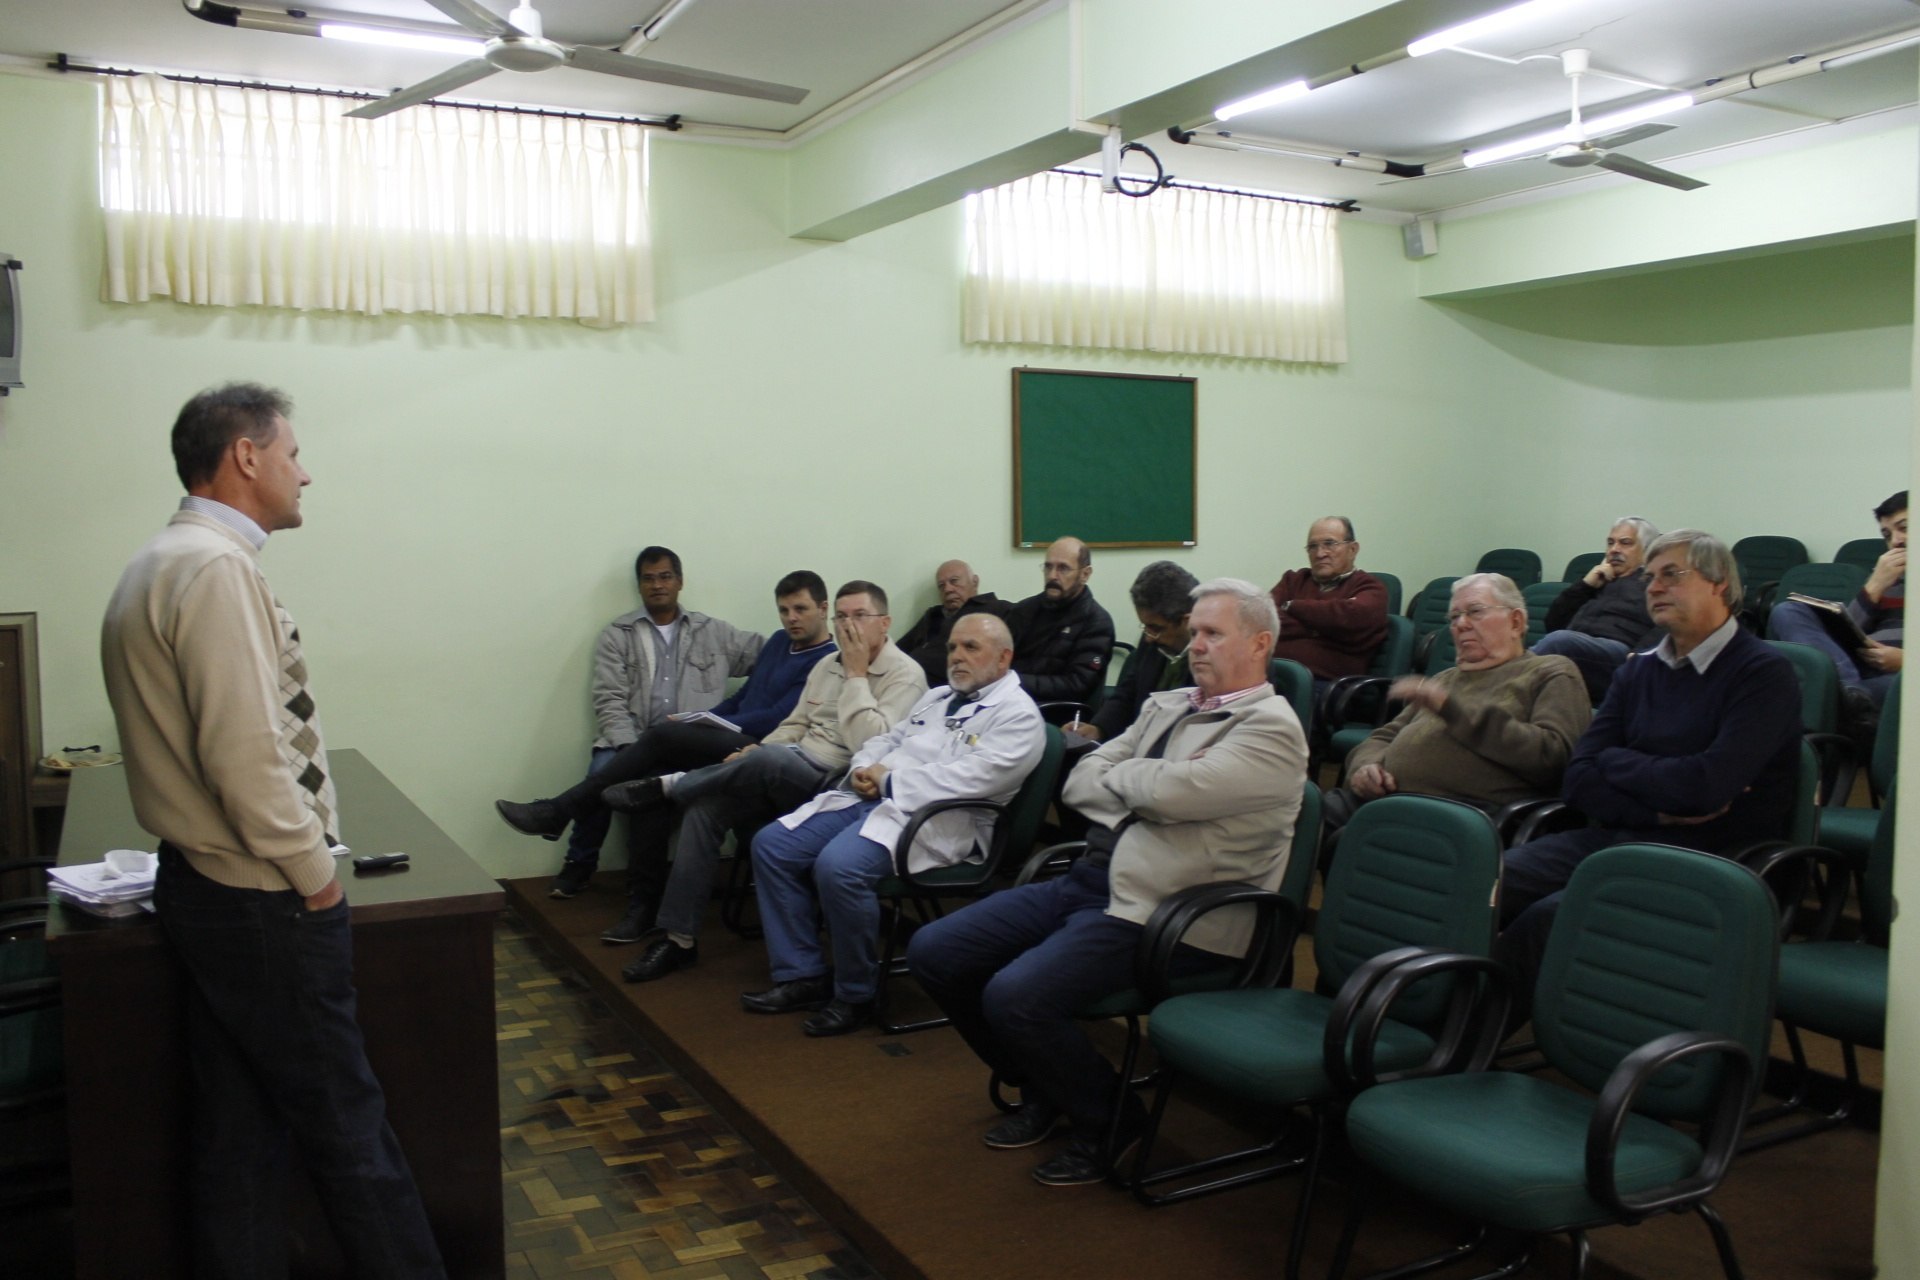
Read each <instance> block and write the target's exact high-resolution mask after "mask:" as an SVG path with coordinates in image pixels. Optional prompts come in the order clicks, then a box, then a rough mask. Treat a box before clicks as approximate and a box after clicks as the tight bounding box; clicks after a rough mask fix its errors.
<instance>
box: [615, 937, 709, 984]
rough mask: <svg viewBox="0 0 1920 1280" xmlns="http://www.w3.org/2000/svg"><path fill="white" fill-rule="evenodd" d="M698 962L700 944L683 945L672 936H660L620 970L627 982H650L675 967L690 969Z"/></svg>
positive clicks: (664, 975) (662, 976)
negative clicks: (638, 956) (636, 958)
mask: <svg viewBox="0 0 1920 1280" xmlns="http://www.w3.org/2000/svg"><path fill="white" fill-rule="evenodd" d="M699 963H700V945H699V944H698V943H695V944H694V945H693V946H691V947H683V946H681V945H680V944H679V943H677V942H675V941H674V940H673V939H672V938H662V939H660V940H659V941H658V942H656V943H654V944H653V945H651V946H649V947H648V948H647V949H646V950H645V951H643V952H641V953H640V958H639V959H638V960H635V961H634V962H633V963H632V964H630V965H628V966H627V967H626V968H624V969H622V970H621V971H620V976H621V977H623V978H625V979H626V980H627V981H628V982H652V981H653V980H654V979H656V978H664V977H666V976H667V975H668V974H670V973H672V972H673V971H674V970H675V969H690V968H692V967H693V966H694V965H696V964H699Z"/></svg>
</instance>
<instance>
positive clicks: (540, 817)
mask: <svg viewBox="0 0 1920 1280" xmlns="http://www.w3.org/2000/svg"><path fill="white" fill-rule="evenodd" d="M493 807H494V809H495V811H496V812H498V813H499V815H500V816H501V817H502V818H503V819H505V820H506V824H507V825H508V826H510V827H512V828H513V829H514V830H515V831H518V832H519V833H520V834H522V835H528V836H539V837H540V838H541V839H543V840H558V839H559V838H560V833H561V832H563V831H565V830H566V829H567V820H566V819H565V818H563V817H561V816H560V810H559V809H557V808H555V807H554V803H553V801H551V800H535V801H533V802H532V803H531V804H515V803H514V802H513V801H511V800H495V801H494V802H493Z"/></svg>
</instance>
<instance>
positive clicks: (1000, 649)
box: [740, 614, 1046, 1036]
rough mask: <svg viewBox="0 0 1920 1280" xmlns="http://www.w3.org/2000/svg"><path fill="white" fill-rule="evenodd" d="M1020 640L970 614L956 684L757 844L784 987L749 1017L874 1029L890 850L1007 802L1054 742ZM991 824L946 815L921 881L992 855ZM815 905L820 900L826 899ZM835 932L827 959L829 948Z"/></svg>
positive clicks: (830, 1031)
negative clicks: (1017, 666) (1024, 681)
mask: <svg viewBox="0 0 1920 1280" xmlns="http://www.w3.org/2000/svg"><path fill="white" fill-rule="evenodd" d="M1012 668H1013V637H1012V635H1011V634H1010V633H1009V632H1008V630H1007V627H1006V624H1005V623H1004V622H1002V621H1001V620H1000V619H999V618H996V617H994V616H992V615H991V614H969V615H967V616H965V617H963V618H961V619H960V620H959V621H957V622H955V623H954V625H953V630H952V632H951V633H950V634H949V636H948V638H947V679H948V683H947V684H946V685H944V686H942V687H940V688H937V689H934V690H932V691H930V692H929V693H928V694H927V695H926V696H925V697H924V698H922V699H921V700H920V701H919V702H918V703H917V704H916V705H915V706H914V708H913V710H912V711H910V712H908V713H907V717H906V719H904V720H902V721H900V722H899V723H898V724H896V725H894V727H893V728H892V729H891V730H889V731H888V732H886V733H884V734H881V735H879V736H877V737H874V738H871V739H869V740H868V741H867V743H866V745H865V746H863V747H862V748H861V749H860V751H859V752H858V753H857V754H856V755H855V756H854V757H853V768H852V772H850V773H849V774H848V775H847V782H846V786H845V787H844V788H842V789H839V790H834V791H827V792H823V793H822V794H820V795H819V796H816V797H815V798H814V799H813V800H811V801H809V802H808V803H807V804H805V805H803V806H801V807H800V808H799V809H796V810H795V811H794V812H792V813H790V814H788V815H787V816H786V817H784V818H782V819H780V820H779V821H778V822H775V823H772V824H770V825H768V826H766V827H764V828H762V829H761V831H760V834H759V835H757V836H755V837H754V841H753V867H754V878H755V883H756V886H757V892H758V894H759V899H760V919H761V923H762V925H763V926H764V927H765V929H766V936H767V957H768V960H769V962H770V965H771V968H772V971H773V982H774V985H773V986H772V987H771V988H769V989H768V990H766V991H760V992H750V993H748V994H746V995H743V996H742V997H741V1001H740V1002H741V1004H742V1005H743V1006H744V1007H745V1008H746V1009H747V1010H748V1011H750V1012H753V1013H791V1012H794V1011H796V1010H801V1009H808V1010H818V1011H819V1012H817V1013H815V1014H814V1016H813V1017H811V1018H808V1019H807V1021H806V1023H805V1024H804V1026H803V1028H802V1029H803V1030H804V1031H805V1032H806V1033H807V1034H808V1035H810V1036H835V1035H844V1034H845V1033H847V1032H849V1031H853V1030H855V1029H856V1028H858V1027H861V1026H863V1025H865V1023H866V1022H867V1021H868V1020H869V1019H870V1018H871V1017H872V1014H873V1000H874V992H875V990H876V988H877V987H878V985H879V969H880V963H879V945H878V944H879V929H880V903H879V899H878V898H877V897H876V896H875V894H874V886H875V885H876V884H878V883H879V881H880V879H881V878H882V877H883V876H886V875H888V874H890V873H891V872H892V871H893V846H894V842H895V841H896V840H897V839H898V838H899V835H900V833H901V831H902V830H904V829H905V827H906V825H907V823H908V822H909V821H910V820H911V819H912V817H913V815H914V813H915V812H916V811H918V810H919V809H921V808H922V807H924V806H926V805H929V804H932V803H934V802H935V801H939V800H992V801H1005V800H1008V799H1010V798H1011V797H1012V796H1013V794H1014V792H1016V791H1018V790H1019V788H1020V784H1021V782H1022V781H1024V780H1025V778H1026V776H1027V774H1028V773H1029V772H1031V771H1032V769H1033V766H1034V765H1035V764H1036V763H1038V762H1039V759H1040V756H1041V752H1042V749H1043V748H1044V746H1045V743H1046V728H1045V725H1044V723H1043V721H1042V720H1041V717H1040V709H1039V708H1038V707H1037V706H1035V705H1034V701H1033V699H1032V698H1031V697H1029V696H1028V695H1027V692H1026V690H1025V689H1022V688H1021V687H1020V677H1019V676H1018V675H1016V674H1014V672H1013V669H1012ZM992 834H993V816H992V815H991V814H990V813H987V812H985V811H979V810H974V811H962V812H954V813H943V814H940V815H938V816H937V817H935V818H934V819H933V820H931V821H930V822H928V823H927V824H926V826H924V827H923V828H921V830H920V833H919V836H918V838H917V839H916V840H915V842H914V847H913V849H912V850H911V851H910V853H909V854H908V867H909V868H910V869H911V870H914V871H923V870H928V869H931V868H934V867H945V866H953V865H954V864H956V863H959V862H964V861H970V860H973V859H977V858H980V857H982V856H983V854H984V850H985V848H986V845H987V842H988V841H989V840H990V839H991V837H992ZM816 895H817V896H816ZM823 921H824V923H825V925H826V928H827V931H828V933H830V934H831V935H832V948H831V955H830V956H829V953H828V949H827V948H826V947H823V946H822V945H821V941H820V928H821V925H822V923H823Z"/></svg>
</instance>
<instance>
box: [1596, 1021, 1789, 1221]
mask: <svg viewBox="0 0 1920 1280" xmlns="http://www.w3.org/2000/svg"><path fill="white" fill-rule="evenodd" d="M1703 1053H1719V1054H1724V1055H1726V1057H1727V1058H1728V1060H1729V1061H1728V1066H1729V1068H1730V1069H1729V1071H1728V1079H1726V1080H1723V1081H1721V1084H1720V1091H1719V1096H1718V1097H1716V1098H1715V1099H1714V1103H1713V1111H1712V1113H1711V1114H1710V1115H1709V1116H1708V1118H1707V1120H1706V1122H1705V1123H1704V1124H1703V1125H1702V1126H1701V1129H1700V1146H1701V1150H1702V1151H1703V1153H1704V1154H1703V1155H1702V1157H1701V1160H1700V1167H1699V1168H1698V1169H1696V1170H1695V1171H1694V1173H1693V1176H1692V1177H1688V1178H1682V1179H1681V1180H1680V1181H1678V1182H1674V1183H1670V1184H1668V1185H1667V1186H1664V1187H1659V1188H1656V1189H1655V1190H1653V1191H1649V1192H1645V1193H1643V1194H1640V1195H1637V1196H1633V1197H1628V1196H1625V1195H1622V1194H1621V1193H1620V1188H1619V1187H1618V1186H1616V1185H1615V1183H1614V1176H1613V1174H1614V1169H1613V1165H1614V1156H1615V1154H1616V1152H1617V1151H1618V1149H1619V1146H1620V1133H1621V1130H1623V1129H1624V1128H1625V1127H1626V1123H1627V1117H1628V1116H1630V1115H1632V1114H1633V1104H1634V1100H1635V1099H1636V1098H1638V1097H1639V1096H1640V1091H1641V1090H1642V1089H1643V1088H1645V1087H1646V1084H1647V1082H1648V1081H1649V1080H1652V1079H1653V1078H1654V1077H1655V1076H1657V1075H1659V1074H1660V1073H1661V1072H1662V1071H1664V1070H1665V1069H1666V1068H1668V1067H1669V1066H1672V1065H1673V1064H1674V1063H1676V1062H1679V1061H1681V1060H1682V1059H1685V1058H1691V1057H1695V1056H1697V1055H1699V1054H1703ZM1753 1085H1754V1074H1753V1059H1752V1058H1751V1057H1750V1056H1749V1055H1748V1053H1747V1047H1746V1046H1745V1045H1743V1044H1741V1043H1740V1042H1739V1041H1738V1040H1734V1039H1730V1038H1728V1037H1726V1036H1717V1035H1712V1034H1710V1033H1708V1032H1704V1031H1675V1032H1672V1033H1671V1034H1668V1035H1664V1036H1661V1037H1660V1038H1659V1039H1658V1040H1654V1041H1652V1042H1651V1043H1648V1044H1644V1045H1641V1046H1640V1047H1639V1048H1638V1049H1635V1050H1634V1051H1633V1052H1632V1053H1630V1054H1628V1055H1627V1056H1626V1057H1624V1058H1622V1059H1621V1060H1620V1064H1619V1065H1618V1066H1616V1067H1615V1068H1614V1069H1613V1074H1612V1075H1610V1076H1609V1077H1607V1083H1606V1085H1605V1086H1604V1087H1603V1088H1602V1089H1601V1090H1600V1096H1599V1097H1598V1098H1596V1099H1595V1100H1594V1106H1593V1119H1592V1120H1591V1121H1590V1122H1589V1123H1588V1125H1587V1193H1588V1194H1589V1195H1591V1196H1592V1197H1593V1198H1594V1199H1596V1200H1598V1201H1599V1202H1600V1203H1601V1204H1603V1205H1605V1206H1606V1207H1607V1208H1609V1209H1611V1210H1612V1211H1613V1212H1615V1213H1618V1214H1620V1215H1622V1216H1624V1217H1626V1218H1629V1219H1636V1218H1641V1217H1644V1216H1646V1215H1647V1214H1650V1213H1657V1212H1659V1211H1660V1210H1662V1209H1666V1208H1670V1207H1673V1206H1675V1205H1678V1204H1682V1203H1684V1202H1686V1201H1689V1200H1696V1199H1698V1198H1700V1197H1701V1196H1703V1195H1705V1194H1706V1193H1707V1192H1709V1191H1712V1190H1713V1189H1714V1187H1716V1186H1718V1185H1719V1183H1720V1179H1721V1178H1722V1177H1723V1176H1725V1174H1726V1171H1727V1164H1728V1162H1730V1161H1731V1160H1732V1159H1733V1153H1734V1150H1735V1148H1737V1147H1738V1146H1739V1145H1740V1130H1741V1128H1742V1126H1743V1125H1744V1124H1745V1122H1746V1116H1747V1105H1748V1102H1749V1099H1750V1096H1751V1094H1752V1092H1753Z"/></svg>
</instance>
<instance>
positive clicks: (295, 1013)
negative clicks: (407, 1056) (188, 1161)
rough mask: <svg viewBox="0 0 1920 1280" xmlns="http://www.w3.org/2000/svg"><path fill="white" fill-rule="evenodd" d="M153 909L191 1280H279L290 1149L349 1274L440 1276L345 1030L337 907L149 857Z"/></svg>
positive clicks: (346, 952) (401, 1161)
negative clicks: (171, 999) (189, 1111)
mask: <svg viewBox="0 0 1920 1280" xmlns="http://www.w3.org/2000/svg"><path fill="white" fill-rule="evenodd" d="M154 906H155V909H156V911H157V912H158V914H159V917H160V923H161V926H162V928H163V930H164V931H165V934H166V938H167V942H168V944H169V946H170V947H171V949H172V951H173V953H174V955H175V956H176V957H177V958H178V959H179V961H180V963H181V964H182V966H183V967H184V968H185V970H186V977H187V983H186V986H187V1045H188V1057H189V1060H190V1062H191V1063H192V1067H193V1082H194V1112H193V1152H192V1167H191V1175H190V1185H191V1200H192V1205H193V1252H194V1274H195V1275H196V1276H201V1277H209V1276H211V1277H234V1278H235V1280H239V1278H242V1277H245V1278H248V1280H254V1278H257V1277H271V1276H284V1275H285V1274H286V1273H287V1214H286V1208H287V1207H286V1195H285V1176H284V1168H285V1165H286V1161H287V1157H288V1154H289V1147H290V1146H291V1148H292V1149H294V1150H297V1151H298V1152H299V1157H300V1161H301V1163H302V1164H303V1165H304V1166H305V1168H306V1170H307V1173H308V1175H309V1176H310V1177H311V1179H312V1181H313V1185H314V1189H315V1190H316V1191H317V1192H318V1193H319V1197H320V1203H321V1207H322V1208H323V1209H324V1210H325V1212H326V1216H327V1221H328V1223H329V1224H330V1225H331V1226H332V1228H333V1234H334V1237H335V1239H336V1240H337V1241H338V1243H339V1246H340V1251H341V1254H342V1255H343V1256H344V1257H345V1259H346V1262H347V1268H348V1271H349V1272H350V1273H351V1274H353V1275H355V1276H359V1277H387V1276H394V1277H399V1276H406V1277H438V1276H444V1275H445V1274H446V1273H445V1270H444V1268H443V1267H442V1266H441V1263H440V1253H439V1250H438V1249H437V1248H436V1247H435V1245H434V1241H433V1235H432V1232H431V1230H430V1229H429V1227H428V1225H427V1218H426V1212H425V1210H424V1209H423V1208H422V1207H421V1203H420V1193H419V1191H418V1190H417V1189H416V1188H415V1186H414V1182H413V1174H412V1173H411V1172H410V1171H409V1170H408V1168H407V1161H406V1156H405V1155H404V1154H402V1152H401V1150H400V1144H399V1142H398V1140H396V1139H395V1137H394V1136H393V1130H392V1129H391V1128H390V1127H389V1126H388V1125H387V1119H386V1099H385V1096H384V1095H383V1094H382V1093H381V1090H380V1082H379V1081H377V1080H375V1079H374V1077H373V1071H372V1068H371V1067H369V1066H368V1064H367V1055H366V1049H365V1046H364V1044H363V1043H362V1040H361V1036H360V1025H359V1023H358V1022H357V1021H356V1020H355V1014H354V1010H355V999H354V989H353V939H352V934H351V932H350V930H349V924H348V918H347V904H346V903H345V902H344V901H342V902H340V903H338V904H337V905H335V906H333V907H329V908H328V909H326V910H324V911H312V912H310V911H308V910H306V908H305V905H304V903H303V901H302V899H301V896H300V895H299V894H298V893H296V892H294V891H293V890H291V889H288V890H285V891H282V892H278V893H272V892H264V891H261V890H257V889H234V888H230V887H228V886H226V885H223V884H219V883H217V882H216V881H213V880H210V879H208V878H207V877H205V876H203V875H201V874H200V873H199V872H198V871H196V870H194V869H193V867H192V866H191V865H189V864H188V862H187V860H186V858H185V857H184V855H182V854H181V853H180V852H179V851H177V850H175V849H173V848H172V847H171V846H163V847H162V850H161V856H160V871H159V876H158V879H157V882H156V883H155V886H154ZM289 1139H291V1143H290V1142H289Z"/></svg>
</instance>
